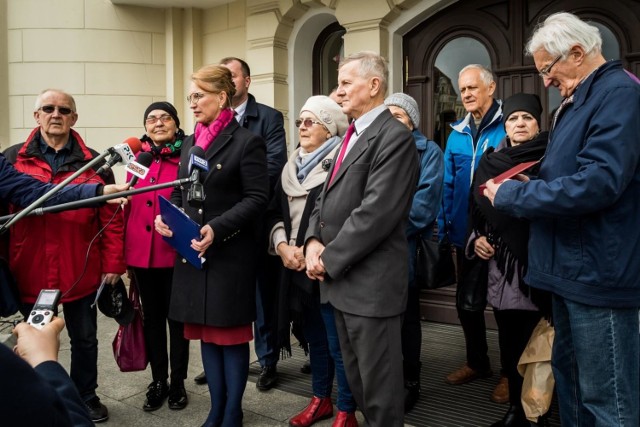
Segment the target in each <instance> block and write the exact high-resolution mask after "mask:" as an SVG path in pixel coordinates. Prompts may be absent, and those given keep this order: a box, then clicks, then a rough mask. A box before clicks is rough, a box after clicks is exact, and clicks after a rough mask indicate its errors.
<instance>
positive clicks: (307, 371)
mask: <svg viewBox="0 0 640 427" xmlns="http://www.w3.org/2000/svg"><path fill="white" fill-rule="evenodd" d="M300 372H302V373H303V374H310V373H311V362H309V361H308V360H307V361H306V362H304V363H303V364H302V366H300Z"/></svg>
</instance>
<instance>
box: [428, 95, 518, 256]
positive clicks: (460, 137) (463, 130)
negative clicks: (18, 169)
mask: <svg viewBox="0 0 640 427" xmlns="http://www.w3.org/2000/svg"><path fill="white" fill-rule="evenodd" d="M487 115H490V116H489V117H490V119H489V123H488V124H486V125H484V126H483V124H481V126H483V127H482V128H481V129H480V130H479V132H478V135H477V137H476V140H477V144H476V146H475V150H474V148H473V147H474V145H473V136H472V132H471V127H470V125H469V123H470V121H471V120H473V118H472V116H471V113H469V114H467V115H466V116H465V117H464V118H463V119H462V120H460V121H458V122H456V123H454V124H452V125H451V127H452V128H453V132H451V134H450V135H449V139H448V140H447V147H446V149H445V151H444V194H443V203H442V204H443V209H441V210H440V214H439V215H438V230H439V235H440V236H439V237H440V240H442V239H443V238H444V233H445V230H446V233H447V234H448V236H449V242H451V243H452V244H454V245H455V246H457V247H459V248H463V247H464V246H465V243H466V238H467V216H468V215H467V214H468V212H467V211H468V210H469V189H470V188H471V182H472V181H473V173H474V172H475V169H476V168H477V167H478V163H480V158H481V157H482V154H483V153H484V152H485V151H486V150H487V148H489V147H494V148H495V147H497V146H498V144H499V143H500V141H501V140H502V138H504V137H505V135H506V133H505V131H504V125H503V123H502V101H499V100H494V102H493V105H492V106H491V108H490V109H489V111H488V112H487ZM445 219H446V222H447V223H446V226H445V223H444V221H445Z"/></svg>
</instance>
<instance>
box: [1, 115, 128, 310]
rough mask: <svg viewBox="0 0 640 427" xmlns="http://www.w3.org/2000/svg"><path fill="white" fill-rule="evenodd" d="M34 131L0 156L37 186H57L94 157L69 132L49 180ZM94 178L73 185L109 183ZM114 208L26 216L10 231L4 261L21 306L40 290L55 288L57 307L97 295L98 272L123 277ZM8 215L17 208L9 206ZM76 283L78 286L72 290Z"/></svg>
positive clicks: (121, 223) (120, 228)
mask: <svg viewBox="0 0 640 427" xmlns="http://www.w3.org/2000/svg"><path fill="white" fill-rule="evenodd" d="M39 132H40V128H39V127H38V128H36V129H34V130H33V131H32V132H31V134H30V135H29V137H28V138H27V142H25V143H22V144H17V145H14V146H12V147H9V148H8V149H7V150H6V152H5V155H6V157H7V159H8V160H9V161H10V162H12V163H13V164H14V166H15V168H16V169H18V170H19V171H22V172H25V173H27V174H29V175H31V176H33V177H35V178H37V179H39V180H40V181H43V182H50V183H53V184H57V183H60V182H62V181H64V179H65V178H67V177H68V176H69V175H71V174H72V173H73V172H75V171H77V170H78V169H80V168H81V167H82V166H83V165H85V164H86V163H88V162H89V161H90V160H91V159H92V158H93V157H95V156H97V155H98V153H97V152H95V151H94V150H91V149H90V148H88V147H87V146H86V145H85V143H84V141H83V140H82V138H81V137H80V135H79V134H78V133H77V132H75V131H74V130H71V136H72V138H73V139H75V143H74V144H73V147H72V150H71V153H70V154H69V157H68V159H67V160H66V162H65V163H64V164H63V165H62V166H61V167H60V168H59V169H58V171H57V173H56V174H55V175H53V173H52V170H51V167H50V166H49V164H48V163H47V161H46V160H45V159H44V157H43V155H42V152H41V151H40V147H39V145H38V144H39V138H38V135H39ZM98 166H99V165H98ZM98 166H96V169H97V168H98ZM93 175H94V170H93V169H89V170H87V171H85V172H84V173H82V174H81V175H80V176H79V177H78V178H76V179H75V180H73V181H72V182H73V183H100V184H104V183H105V181H106V182H108V183H113V182H114V180H113V175H112V174H109V176H107V177H104V179H103V176H97V175H96V176H93ZM61 191H64V189H63V190H61ZM117 209H118V206H117V205H115V206H114V205H108V204H107V205H103V206H102V207H99V208H83V209H77V210H72V211H66V212H60V213H50V214H45V215H43V216H27V217H25V218H23V219H22V220H20V221H18V222H17V223H16V224H15V225H14V226H13V227H11V234H10V243H9V251H10V261H9V262H10V268H11V271H12V272H13V274H14V276H15V279H16V282H17V283H18V287H19V289H20V296H21V299H22V302H25V303H33V302H35V300H36V298H37V297H38V293H39V292H40V290H41V289H60V291H61V292H62V294H63V297H62V300H61V302H68V301H73V300H77V299H79V298H82V297H85V296H87V295H89V294H91V293H92V292H95V291H96V290H97V288H98V286H99V284H100V281H101V275H102V274H103V273H117V274H123V273H124V272H125V270H126V266H125V263H124V238H123V237H124V236H123V235H124V233H123V227H124V220H123V215H122V211H121V210H118V212H116V210H117ZM12 210H14V211H15V210H16V208H15V207H12ZM114 214H115V216H114ZM112 218H113V220H112V221H111V223H110V224H109V225H108V226H107V227H106V228H105V230H104V231H103V232H102V233H101V234H100V235H98V233H99V231H100V229H101V228H103V227H104V226H105V225H107V223H109V221H110V220H111V219H112ZM94 238H95V241H94V242H93V244H92V245H91V248H90V250H89V245H90V243H91V241H92V240H93V239H94ZM85 268H86V271H85ZM76 281H77V282H78V283H77V284H75V285H73V284H74V283H75V282H76ZM72 286H73V289H71V288H72Z"/></svg>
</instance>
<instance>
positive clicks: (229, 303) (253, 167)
mask: <svg viewBox="0 0 640 427" xmlns="http://www.w3.org/2000/svg"><path fill="white" fill-rule="evenodd" d="M193 144H194V138H193V137H192V136H190V137H188V138H187V139H186V140H185V141H184V144H183V147H182V154H181V156H180V169H179V177H180V178H185V177H187V176H188V173H187V172H188V170H187V169H188V163H189V150H190V149H191V147H192V146H193ZM205 158H206V160H207V162H208V163H209V172H208V173H207V175H206V177H205V178H203V179H202V183H203V186H204V192H205V195H206V199H205V201H204V206H203V207H202V209H198V208H196V207H191V206H189V204H188V203H187V191H188V189H189V186H190V185H189V184H187V185H184V186H182V187H181V188H180V189H176V190H174V192H173V193H172V195H171V201H172V202H173V203H174V204H175V205H177V206H181V207H183V208H184V210H185V212H186V213H187V214H188V215H189V216H190V217H191V218H192V219H193V220H194V221H196V222H197V223H199V224H202V225H204V224H209V225H210V226H211V228H212V229H213V232H214V240H213V243H212V244H211V246H210V247H209V248H208V249H207V251H206V254H205V257H206V259H207V261H206V263H205V266H204V269H202V270H199V269H197V268H195V267H193V266H192V265H191V264H189V263H187V262H186V261H184V260H183V259H182V257H180V256H178V258H177V260H176V264H175V269H174V275H173V289H172V293H171V304H170V308H169V317H170V318H172V319H175V320H178V321H180V322H188V323H195V324H204V325H210V326H218V327H229V326H239V325H246V324H248V323H251V322H252V321H253V320H255V317H256V303H255V297H256V295H255V291H256V282H255V278H256V276H255V269H256V261H257V255H258V247H259V245H258V237H259V236H258V233H259V230H260V217H261V215H262V213H263V212H264V210H265V208H266V206H267V203H268V193H269V188H268V185H269V180H268V176H267V161H266V156H265V143H264V141H263V139H262V138H260V137H259V136H256V135H255V134H253V133H251V132H249V131H248V130H246V129H244V128H242V127H241V126H239V125H238V123H237V122H236V121H235V120H232V121H231V123H230V124H229V125H228V126H227V127H226V128H224V129H223V130H222V132H221V133H220V134H219V135H218V137H217V138H216V139H215V140H214V141H213V142H212V143H211V145H210V146H209V148H208V149H207V151H206V152H205Z"/></svg>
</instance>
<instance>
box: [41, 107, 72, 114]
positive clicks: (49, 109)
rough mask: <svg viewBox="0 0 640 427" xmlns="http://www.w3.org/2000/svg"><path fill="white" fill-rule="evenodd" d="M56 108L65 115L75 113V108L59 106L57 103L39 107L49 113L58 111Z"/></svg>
mask: <svg viewBox="0 0 640 427" xmlns="http://www.w3.org/2000/svg"><path fill="white" fill-rule="evenodd" d="M56 108H57V109H58V112H59V113H60V114H62V115H63V116H68V115H69V114H71V113H73V110H72V109H71V108H69V107H59V106H57V105H43V106H42V107H40V108H38V110H42V111H44V112H45V113H47V114H51V113H53V112H54V111H56Z"/></svg>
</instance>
